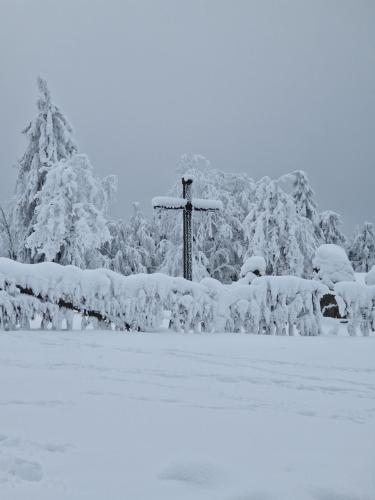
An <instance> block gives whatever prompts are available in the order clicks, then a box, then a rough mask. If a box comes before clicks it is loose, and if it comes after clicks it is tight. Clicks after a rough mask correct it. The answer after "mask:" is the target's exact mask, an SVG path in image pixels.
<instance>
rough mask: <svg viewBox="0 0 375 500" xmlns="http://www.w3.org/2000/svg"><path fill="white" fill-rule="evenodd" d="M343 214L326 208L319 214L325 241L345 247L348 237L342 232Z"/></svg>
mask: <svg viewBox="0 0 375 500" xmlns="http://www.w3.org/2000/svg"><path fill="white" fill-rule="evenodd" d="M341 226H342V221H341V216H340V215H339V214H338V213H336V212H333V211H332V210H326V211H325V212H322V213H321V214H320V215H319V227H320V230H321V232H322V235H323V239H324V243H332V244H333V245H339V246H342V247H344V246H345V244H346V237H345V235H344V234H343V233H342V232H341V229H340V227H341Z"/></svg>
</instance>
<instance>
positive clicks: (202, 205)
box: [193, 198, 223, 212]
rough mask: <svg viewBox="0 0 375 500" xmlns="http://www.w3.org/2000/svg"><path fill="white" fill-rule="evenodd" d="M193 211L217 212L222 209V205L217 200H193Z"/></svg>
mask: <svg viewBox="0 0 375 500" xmlns="http://www.w3.org/2000/svg"><path fill="white" fill-rule="evenodd" d="M193 209H194V210H198V211H205V212H218V211H219V210H222V209H223V204H222V202H221V201H219V200H206V199H202V198H193Z"/></svg>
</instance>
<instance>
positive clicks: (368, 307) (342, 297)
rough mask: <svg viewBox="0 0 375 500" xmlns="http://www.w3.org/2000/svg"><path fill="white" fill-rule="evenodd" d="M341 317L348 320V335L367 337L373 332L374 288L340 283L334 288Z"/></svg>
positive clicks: (374, 329) (374, 313)
mask: <svg viewBox="0 0 375 500" xmlns="http://www.w3.org/2000/svg"><path fill="white" fill-rule="evenodd" d="M334 292H335V295H336V301H337V304H338V306H339V311H340V314H341V316H342V317H345V318H346V319H347V320H348V333H349V335H356V334H357V333H358V329H359V332H360V333H361V334H362V335H365V336H367V335H369V333H370V331H375V286H366V285H362V284H361V283H355V282H354V283H352V282H344V281H343V282H341V283H337V284H336V285H335V288H334Z"/></svg>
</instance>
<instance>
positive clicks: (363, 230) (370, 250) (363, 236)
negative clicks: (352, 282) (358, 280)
mask: <svg viewBox="0 0 375 500" xmlns="http://www.w3.org/2000/svg"><path fill="white" fill-rule="evenodd" d="M349 259H350V260H351V262H352V264H353V267H354V269H355V270H356V271H358V272H366V273H367V272H369V271H370V269H371V268H372V266H373V265H375V227H374V224H373V223H372V222H365V223H364V224H363V226H361V227H357V229H356V232H355V234H354V237H353V240H352V241H351V243H350V245H349Z"/></svg>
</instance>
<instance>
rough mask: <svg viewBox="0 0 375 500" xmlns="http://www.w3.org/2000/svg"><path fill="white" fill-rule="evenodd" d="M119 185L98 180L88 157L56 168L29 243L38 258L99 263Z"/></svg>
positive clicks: (43, 191) (41, 197) (89, 264)
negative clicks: (111, 206) (110, 209)
mask: <svg viewBox="0 0 375 500" xmlns="http://www.w3.org/2000/svg"><path fill="white" fill-rule="evenodd" d="M115 189H116V178H115V177H114V176H108V177H106V178H104V179H99V178H97V177H96V176H95V175H94V173H93V168H92V166H91V164H90V162H89V160H88V158H87V156H86V155H83V154H76V155H74V156H72V157H71V158H69V159H68V160H61V161H59V162H57V163H56V164H54V165H52V166H50V167H49V168H48V171H47V175H46V177H45V182H44V184H43V186H42V187H41V189H40V191H39V192H38V205H37V206H36V208H35V216H34V224H33V231H32V232H31V234H30V235H29V236H28V237H27V238H26V242H25V245H26V248H27V249H28V250H29V251H30V257H31V259H32V261H34V262H40V261H44V260H46V261H53V262H56V263H58V264H63V265H67V264H73V265H76V266H79V267H82V268H86V267H96V264H95V262H98V260H97V259H96V258H95V254H98V255H99V250H100V248H101V246H102V245H103V244H104V243H105V242H106V241H108V240H109V239H110V234H109V231H108V224H107V220H106V212H107V209H108V206H109V203H110V201H111V198H112V194H113V193H114V191H115Z"/></svg>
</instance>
